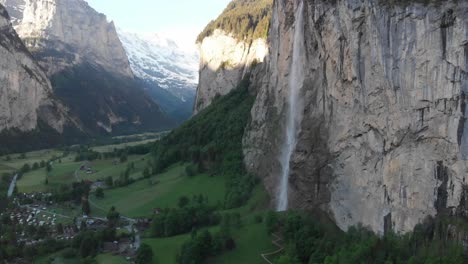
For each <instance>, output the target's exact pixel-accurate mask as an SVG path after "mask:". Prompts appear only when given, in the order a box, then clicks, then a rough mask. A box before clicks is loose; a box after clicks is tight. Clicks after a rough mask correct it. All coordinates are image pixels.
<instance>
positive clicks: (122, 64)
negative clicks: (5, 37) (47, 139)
mask: <svg viewBox="0 0 468 264" xmlns="http://www.w3.org/2000/svg"><path fill="white" fill-rule="evenodd" d="M0 2H1V3H3V4H4V5H5V6H6V7H7V9H8V11H9V12H10V13H11V16H12V23H13V26H14V28H15V30H16V31H17V32H18V35H19V36H20V37H21V39H23V41H24V42H25V43H26V45H27V47H28V48H29V49H30V50H31V51H33V52H35V53H38V55H39V56H38V57H40V60H41V63H42V64H43V65H44V66H45V67H46V68H47V69H48V72H49V75H51V74H54V73H57V72H59V71H61V70H63V69H64V68H66V67H70V66H73V65H77V64H80V63H82V62H83V61H87V62H92V63H93V64H96V65H98V66H101V67H103V68H105V69H107V70H109V71H112V72H115V73H118V74H121V75H123V76H128V77H132V76H133V74H132V71H131V69H130V65H129V62H128V58H127V55H126V53H125V50H124V48H123V46H122V44H121V42H120V40H119V37H118V35H117V32H116V29H115V26H114V23H113V22H108V21H107V18H106V16H105V15H103V14H100V13H98V12H96V11H95V10H94V9H92V8H91V7H90V6H89V5H88V3H86V2H85V1H83V0H0ZM58 54H60V56H57V55H58Z"/></svg>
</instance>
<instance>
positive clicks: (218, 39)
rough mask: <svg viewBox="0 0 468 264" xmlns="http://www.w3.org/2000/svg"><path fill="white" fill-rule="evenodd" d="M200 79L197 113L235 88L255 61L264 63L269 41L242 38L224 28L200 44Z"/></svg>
mask: <svg viewBox="0 0 468 264" xmlns="http://www.w3.org/2000/svg"><path fill="white" fill-rule="evenodd" d="M199 50H200V78H199V83H198V89H197V96H196V100H195V110H194V111H195V113H197V112H199V111H200V110H202V109H204V108H205V107H207V106H208V105H209V104H210V103H211V101H212V100H213V98H215V97H216V96H221V95H225V94H227V93H228V92H229V91H231V90H232V89H234V88H235V87H236V86H237V85H238V84H239V82H240V81H241V80H242V78H243V77H244V76H245V74H246V73H247V72H248V71H249V70H250V68H251V66H252V64H254V65H255V64H258V63H261V62H263V60H264V58H265V56H266V55H267V53H268V46H267V44H266V40H264V39H262V38H259V39H256V40H254V41H253V42H251V43H248V42H244V41H240V40H238V39H236V38H235V37H233V36H231V35H230V34H227V33H225V32H224V31H221V30H215V31H214V33H213V34H212V35H210V36H208V37H205V38H204V39H203V40H202V42H201V43H199Z"/></svg>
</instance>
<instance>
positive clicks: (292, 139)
mask: <svg viewBox="0 0 468 264" xmlns="http://www.w3.org/2000/svg"><path fill="white" fill-rule="evenodd" d="M299 1H300V3H299V6H298V8H297V11H296V14H295V18H296V21H295V28H294V40H293V56H292V61H291V72H290V75H289V97H288V99H289V100H288V108H287V115H286V133H285V138H284V140H283V147H282V149H281V154H280V155H281V156H280V163H281V168H282V169H281V182H280V188H279V195H278V205H277V210H278V211H285V210H287V209H288V188H289V186H288V185H289V171H290V168H289V165H290V161H291V155H292V154H293V151H294V149H295V148H296V143H297V136H298V134H299V129H300V122H301V120H302V111H303V106H302V103H301V100H300V95H299V92H300V90H301V87H302V85H303V82H304V71H303V65H302V63H301V56H304V52H305V51H304V49H305V48H304V25H303V8H304V4H303V1H302V0H299Z"/></svg>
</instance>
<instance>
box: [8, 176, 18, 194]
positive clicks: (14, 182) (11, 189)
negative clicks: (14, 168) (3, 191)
mask: <svg viewBox="0 0 468 264" xmlns="http://www.w3.org/2000/svg"><path fill="white" fill-rule="evenodd" d="M17 179H18V174H16V175H15V177H13V179H12V180H11V183H10V187H9V188H8V192H7V197H11V196H12V195H13V191H14V190H15V186H16V180H17Z"/></svg>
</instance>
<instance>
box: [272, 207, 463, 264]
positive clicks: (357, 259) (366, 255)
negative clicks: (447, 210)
mask: <svg viewBox="0 0 468 264" xmlns="http://www.w3.org/2000/svg"><path fill="white" fill-rule="evenodd" d="M265 222H266V225H267V227H268V229H269V231H280V233H281V235H282V237H283V239H284V240H283V241H284V243H285V248H286V254H284V255H283V256H282V257H281V258H280V259H279V260H278V262H279V263H327V264H335V263H336V264H338V263H340V264H346V263H350V264H351V263H464V257H463V248H462V247H461V245H459V244H458V243H457V242H456V241H453V240H449V239H447V236H446V232H447V226H448V225H444V224H441V223H442V222H438V221H436V220H433V219H432V220H428V221H426V222H425V223H424V224H419V225H417V226H416V228H415V230H414V232H413V233H409V234H406V235H403V236H400V235H396V234H393V233H388V234H386V235H385V236H384V237H378V236H377V235H375V234H374V233H373V232H371V231H369V230H367V229H366V228H363V227H361V226H358V227H351V228H350V229H349V230H348V232H346V233H344V232H342V231H340V230H338V229H337V228H336V227H335V226H334V225H333V224H330V225H325V224H322V223H319V222H318V221H316V220H313V219H312V218H311V217H310V216H308V215H305V214H301V213H296V212H289V213H287V214H284V215H278V214H275V213H270V214H269V215H268V217H267V219H266V221H265ZM438 223H439V224H438Z"/></svg>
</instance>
